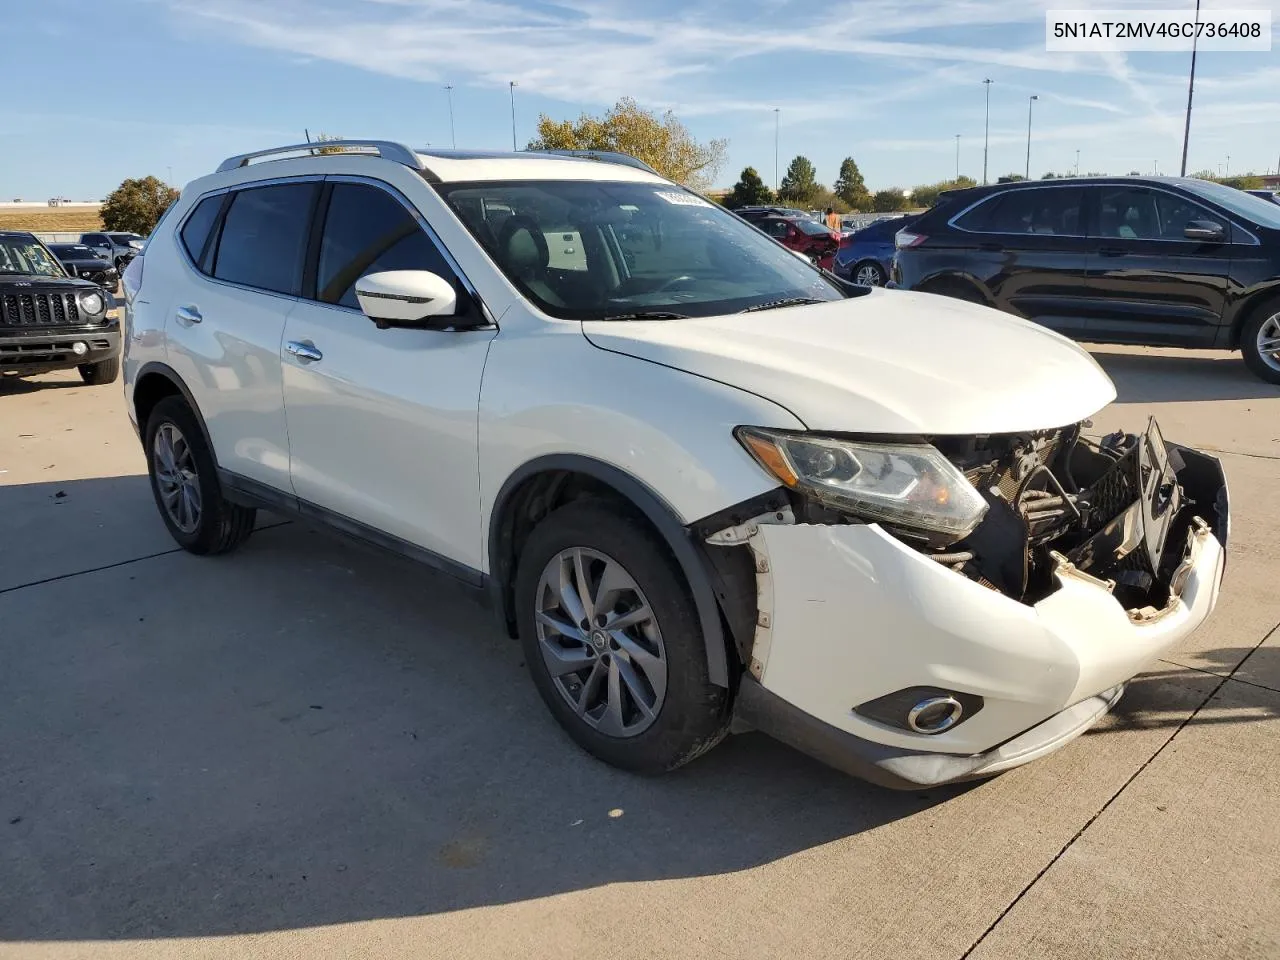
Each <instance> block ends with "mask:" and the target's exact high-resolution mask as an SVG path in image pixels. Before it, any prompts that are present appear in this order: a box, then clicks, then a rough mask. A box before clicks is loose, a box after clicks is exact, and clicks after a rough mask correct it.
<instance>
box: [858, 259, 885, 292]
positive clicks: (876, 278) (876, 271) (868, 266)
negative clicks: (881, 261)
mask: <svg viewBox="0 0 1280 960" xmlns="http://www.w3.org/2000/svg"><path fill="white" fill-rule="evenodd" d="M853 280H854V283H856V284H857V285H858V286H860V287H878V286H880V285H881V281H880V268H879V267H877V266H876V265H875V264H873V263H864V264H863V265H862V266H860V267H859V268H858V272H857V273H856V274H854V278H853Z"/></svg>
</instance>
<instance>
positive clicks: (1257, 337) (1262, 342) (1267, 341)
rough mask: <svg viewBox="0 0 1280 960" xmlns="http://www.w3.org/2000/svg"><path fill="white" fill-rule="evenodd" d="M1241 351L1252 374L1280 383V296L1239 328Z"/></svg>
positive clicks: (1268, 381)
mask: <svg viewBox="0 0 1280 960" xmlns="http://www.w3.org/2000/svg"><path fill="white" fill-rule="evenodd" d="M1240 352H1241V353H1242V354H1243V355H1244V362H1245V365H1246V366H1248V368H1249V369H1250V370H1251V371H1252V372H1253V374H1254V376H1256V377H1258V378H1259V379H1262V380H1265V381H1267V383H1280V299H1277V300H1272V301H1270V302H1268V303H1264V304H1263V305H1262V308H1261V309H1260V310H1258V311H1256V312H1255V313H1254V315H1253V316H1252V317H1250V318H1249V319H1248V320H1247V321H1246V322H1245V325H1244V327H1243V328H1242V329H1241V331H1240Z"/></svg>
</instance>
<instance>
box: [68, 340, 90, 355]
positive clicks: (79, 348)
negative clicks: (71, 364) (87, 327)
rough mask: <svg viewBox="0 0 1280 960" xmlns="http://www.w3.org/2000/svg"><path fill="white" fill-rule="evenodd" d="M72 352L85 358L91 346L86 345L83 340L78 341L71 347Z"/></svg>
mask: <svg viewBox="0 0 1280 960" xmlns="http://www.w3.org/2000/svg"><path fill="white" fill-rule="evenodd" d="M71 352H72V353H74V354H75V355H76V356H77V357H83V356H84V355H85V354H86V353H88V352H89V345H88V344H87V343H85V342H84V341H83V340H77V341H76V342H75V343H73V344H72V345H71Z"/></svg>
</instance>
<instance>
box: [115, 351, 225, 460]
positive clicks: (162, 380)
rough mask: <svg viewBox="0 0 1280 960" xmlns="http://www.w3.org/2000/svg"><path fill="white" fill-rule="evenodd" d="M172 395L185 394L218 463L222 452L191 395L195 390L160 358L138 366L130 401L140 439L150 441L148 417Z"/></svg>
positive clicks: (183, 397) (207, 444)
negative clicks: (158, 404)
mask: <svg viewBox="0 0 1280 960" xmlns="http://www.w3.org/2000/svg"><path fill="white" fill-rule="evenodd" d="M172 396H179V397H182V399H183V400H184V401H185V402H186V404H187V406H188V407H189V408H190V410H191V414H192V416H194V417H195V418H196V423H198V424H199V425H200V434H201V436H202V437H203V438H204V442H205V445H206V447H207V448H208V450H209V454H210V456H212V457H213V460H214V464H215V465H216V464H217V462H218V454H217V451H216V450H215V449H214V447H213V440H212V438H211V437H210V436H209V428H208V427H207V426H206V425H205V422H204V415H203V414H202V413H201V412H200V407H199V405H198V404H197V403H196V400H195V397H193V396H192V395H191V390H190V389H188V387H187V385H186V383H184V382H183V380H182V377H180V376H178V374H177V372H176V371H175V370H174V369H173V368H172V367H171V366H169V365H168V364H167V363H161V362H160V361H159V360H151V361H149V362H147V363H144V364H143V365H142V366H141V367H140V368H139V369H138V373H137V376H135V377H134V380H133V390H132V391H131V395H130V397H129V403H130V404H131V405H132V407H133V413H134V417H135V418H136V419H137V423H138V437H139V439H141V440H142V442H143V443H146V433H147V419H148V417H150V416H151V411H152V410H154V409H155V406H156V404H157V403H159V402H160V401H161V400H163V399H164V398H165V397H172Z"/></svg>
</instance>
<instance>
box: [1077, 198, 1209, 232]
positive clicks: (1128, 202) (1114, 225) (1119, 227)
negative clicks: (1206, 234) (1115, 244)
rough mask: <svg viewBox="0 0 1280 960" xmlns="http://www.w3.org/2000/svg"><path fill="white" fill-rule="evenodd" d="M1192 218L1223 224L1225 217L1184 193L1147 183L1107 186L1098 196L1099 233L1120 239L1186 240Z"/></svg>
mask: <svg viewBox="0 0 1280 960" xmlns="http://www.w3.org/2000/svg"><path fill="white" fill-rule="evenodd" d="M1192 220H1208V221H1210V222H1212V223H1219V224H1221V225H1222V226H1224V227H1225V226H1226V224H1223V223H1222V217H1221V216H1220V215H1218V214H1216V213H1214V212H1213V211H1211V210H1209V209H1207V208H1205V207H1202V206H1200V205H1199V204H1198V203H1195V202H1193V201H1192V200H1189V199H1187V198H1185V197H1182V196H1179V195H1177V194H1173V193H1165V192H1164V191H1163V190H1150V189H1147V188H1146V187H1104V188H1102V190H1101V193H1100V196H1099V199H1098V235H1099V236H1100V237H1106V238H1109V239H1117V240H1184V239H1186V238H1185V234H1184V231H1185V230H1186V228H1187V224H1189V223H1190V222H1191V221H1192Z"/></svg>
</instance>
